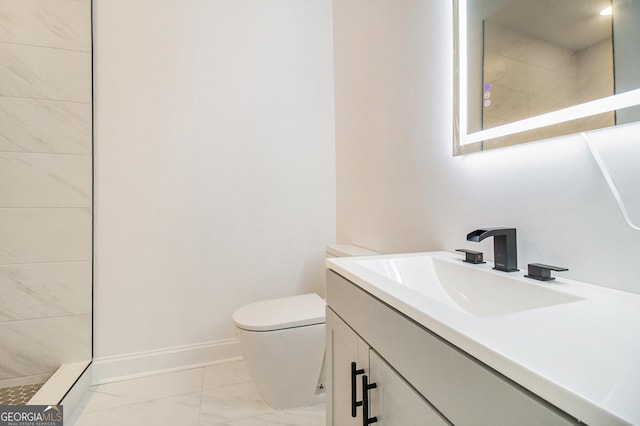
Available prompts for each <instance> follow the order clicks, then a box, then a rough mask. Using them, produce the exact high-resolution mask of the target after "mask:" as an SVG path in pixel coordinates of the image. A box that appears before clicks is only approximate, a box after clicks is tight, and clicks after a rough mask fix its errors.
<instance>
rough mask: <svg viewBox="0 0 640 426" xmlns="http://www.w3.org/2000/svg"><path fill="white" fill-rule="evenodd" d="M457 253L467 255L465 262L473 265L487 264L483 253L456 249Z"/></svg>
mask: <svg viewBox="0 0 640 426" xmlns="http://www.w3.org/2000/svg"><path fill="white" fill-rule="evenodd" d="M456 251H459V252H462V253H464V254H465V258H464V260H463V262H467V263H473V264H474V265H478V264H480V263H487V262H485V261H484V259H483V254H482V252H481V251H474V250H467V249H456Z"/></svg>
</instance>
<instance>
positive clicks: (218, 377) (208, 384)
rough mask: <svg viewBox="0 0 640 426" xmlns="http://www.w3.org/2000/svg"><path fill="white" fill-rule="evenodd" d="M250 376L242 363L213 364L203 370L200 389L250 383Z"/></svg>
mask: <svg viewBox="0 0 640 426" xmlns="http://www.w3.org/2000/svg"><path fill="white" fill-rule="evenodd" d="M250 381H251V376H249V371H248V370H247V365H246V364H245V362H244V361H235V362H225V363H223V364H215V365H211V366H209V367H206V368H205V369H204V381H203V383H202V389H213V388H217V387H220V386H226V385H234V384H237V383H244V382H250Z"/></svg>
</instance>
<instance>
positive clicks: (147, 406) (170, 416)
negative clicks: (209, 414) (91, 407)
mask: <svg viewBox="0 0 640 426" xmlns="http://www.w3.org/2000/svg"><path fill="white" fill-rule="evenodd" d="M199 409H200V392H195V393H190V394H185V395H178V396H172V397H169V398H160V399H153V400H150V401H146V402H140V403H136V404H129V405H123V406H120V407H115V408H111V409H105V410H99V411H90V412H82V413H80V414H77V413H78V410H76V412H74V414H73V415H72V416H71V417H70V418H69V421H67V423H66V424H65V426H114V425H118V426H144V425H154V426H175V425H182V426H197V424H198V413H199Z"/></svg>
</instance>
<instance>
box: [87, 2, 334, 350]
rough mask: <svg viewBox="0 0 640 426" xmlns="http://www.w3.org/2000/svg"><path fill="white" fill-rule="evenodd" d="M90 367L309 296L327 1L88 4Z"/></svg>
mask: <svg viewBox="0 0 640 426" xmlns="http://www.w3.org/2000/svg"><path fill="white" fill-rule="evenodd" d="M94 7H95V11H94V22H95V132H96V133H95V159H96V160H95V161H96V164H95V170H96V181H95V185H96V187H95V191H96V205H95V206H96V212H95V244H96V249H95V296H94V297H95V336H94V342H95V356H96V357H98V358H101V357H102V358H104V357H110V356H117V355H122V354H130V353H134V352H139V351H153V350H156V349H162V348H167V347H174V346H182V345H190V344H198V343H201V342H210V341H218V340H223V339H228V338H233V337H234V336H235V334H234V329H233V325H232V322H231V314H232V312H233V311H234V310H235V309H236V308H237V307H239V306H241V305H243V304H246V303H249V302H253V301H256V300H259V299H264V298H270V297H280V296H287V295H293V294H300V293H304V292H310V291H316V292H319V293H321V294H322V293H323V292H324V286H323V280H324V278H323V277H324V265H323V259H324V250H325V245H326V244H329V243H332V242H333V241H334V237H335V166H334V157H335V152H334V128H333V115H334V111H333V77H332V73H333V68H332V66H333V65H332V51H331V48H332V47H331V40H332V34H331V19H332V18H331V3H330V1H328V0H306V1H299V0H275V1H269V2H264V1H260V0H189V1H184V0H167V1H162V2H147V1H142V0H133V1H132V0H96V1H95V4H94Z"/></svg>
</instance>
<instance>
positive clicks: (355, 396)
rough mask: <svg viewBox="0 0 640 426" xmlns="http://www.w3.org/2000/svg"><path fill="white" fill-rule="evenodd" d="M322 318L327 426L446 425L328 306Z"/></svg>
mask: <svg viewBox="0 0 640 426" xmlns="http://www.w3.org/2000/svg"><path fill="white" fill-rule="evenodd" d="M326 321H327V323H326V325H327V354H329V356H328V358H327V363H328V364H327V371H329V373H330V374H329V375H328V377H327V387H328V389H330V391H329V393H328V397H329V399H330V401H329V403H328V404H327V424H328V425H346V426H350V425H358V426H362V425H366V424H374V423H375V424H379V425H388V426H391V425H397V426H411V425H416V426H418V425H448V424H449V423H448V422H447V421H446V420H445V419H444V418H442V416H440V414H439V413H438V412H437V411H436V410H434V409H433V408H432V407H431V405H430V404H429V403H428V402H427V401H426V400H424V398H423V397H422V396H421V395H420V394H419V393H418V392H416V391H415V390H414V389H413V388H412V387H411V386H410V385H409V384H408V383H407V382H406V381H405V380H404V379H403V378H402V377H401V376H400V375H399V374H398V373H397V372H395V371H394V370H393V368H391V366H389V364H387V363H386V362H385V361H384V360H383V359H382V358H381V357H380V355H379V354H378V353H376V352H375V351H374V350H372V349H371V348H370V347H369V345H367V343H366V342H365V341H364V340H363V339H362V338H360V336H358V335H357V333H356V332H355V331H353V330H352V329H351V328H350V327H349V326H348V325H347V324H346V323H345V322H344V321H342V320H341V319H340V317H338V315H337V314H336V313H335V312H333V311H332V310H331V309H330V308H328V309H327V320H326ZM365 385H367V387H371V389H368V390H365V389H364V386H365ZM365 418H367V419H368V420H369V422H368V423H367V422H366V421H365V420H364V419H365Z"/></svg>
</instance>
